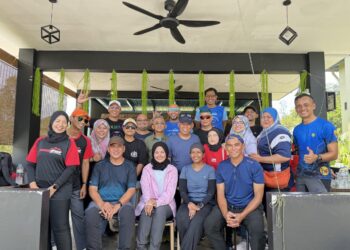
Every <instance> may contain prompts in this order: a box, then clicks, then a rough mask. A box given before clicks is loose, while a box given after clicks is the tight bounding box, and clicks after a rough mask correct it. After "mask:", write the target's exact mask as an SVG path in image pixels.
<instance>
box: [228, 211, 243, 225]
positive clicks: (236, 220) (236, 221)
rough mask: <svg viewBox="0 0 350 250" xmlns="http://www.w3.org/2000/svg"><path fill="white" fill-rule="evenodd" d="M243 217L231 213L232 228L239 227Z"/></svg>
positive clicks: (239, 214)
mask: <svg viewBox="0 0 350 250" xmlns="http://www.w3.org/2000/svg"><path fill="white" fill-rule="evenodd" d="M243 219H244V218H243V216H242V214H241V213H233V219H232V223H231V225H232V227H233V228H236V227H239V226H240V225H241V222H242V221H243Z"/></svg>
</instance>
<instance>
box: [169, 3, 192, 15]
mask: <svg viewBox="0 0 350 250" xmlns="http://www.w3.org/2000/svg"><path fill="white" fill-rule="evenodd" d="M187 4H188V0H178V1H177V3H176V4H175V6H174V8H173V9H172V10H171V11H170V13H169V16H170V17H177V16H180V15H181V14H182V12H184V10H185V9H186V6H187Z"/></svg>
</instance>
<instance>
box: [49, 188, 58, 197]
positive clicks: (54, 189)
mask: <svg viewBox="0 0 350 250" xmlns="http://www.w3.org/2000/svg"><path fill="white" fill-rule="evenodd" d="M48 190H49V191H50V198H51V197H52V196H53V195H54V194H55V192H56V188H54V187H53V185H52V186H50V187H49V188H48Z"/></svg>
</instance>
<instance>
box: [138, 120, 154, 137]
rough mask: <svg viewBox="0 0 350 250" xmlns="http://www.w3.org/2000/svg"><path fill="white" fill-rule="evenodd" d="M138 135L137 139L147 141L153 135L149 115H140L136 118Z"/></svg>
mask: <svg viewBox="0 0 350 250" xmlns="http://www.w3.org/2000/svg"><path fill="white" fill-rule="evenodd" d="M136 124H137V128H136V133H135V138H136V139H139V140H145V139H146V137H148V136H149V135H151V134H152V132H151V131H150V130H149V120H148V117H147V115H144V114H139V115H138V116H137V117H136Z"/></svg>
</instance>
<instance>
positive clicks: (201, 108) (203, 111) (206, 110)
mask: <svg viewBox="0 0 350 250" xmlns="http://www.w3.org/2000/svg"><path fill="white" fill-rule="evenodd" d="M199 113H210V114H211V110H210V109H209V108H208V107H206V106H203V107H200V108H199Z"/></svg>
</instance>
